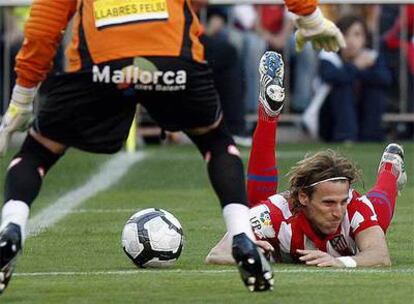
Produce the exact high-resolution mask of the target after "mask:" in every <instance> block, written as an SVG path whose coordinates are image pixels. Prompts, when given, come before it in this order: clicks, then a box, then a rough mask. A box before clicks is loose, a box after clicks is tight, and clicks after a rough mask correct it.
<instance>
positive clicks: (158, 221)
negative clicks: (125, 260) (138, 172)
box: [122, 208, 184, 268]
mask: <svg viewBox="0 0 414 304" xmlns="http://www.w3.org/2000/svg"><path fill="white" fill-rule="evenodd" d="M183 242H184V234H183V230H182V228H181V224H180V222H179V221H178V220H177V219H176V218H175V217H174V215H172V214H171V213H169V212H167V211H165V210H163V209H156V208H148V209H144V210H141V211H138V212H137V213H135V214H133V215H132V216H131V217H130V218H129V219H128V221H127V222H126V224H125V226H124V229H123V231H122V247H123V249H124V252H125V253H126V255H127V256H128V257H129V258H130V259H131V260H132V261H133V262H134V263H135V265H137V266H138V267H142V268H145V267H164V266H170V265H172V264H174V263H175V261H177V259H178V257H179V256H180V254H181V251H182V249H183Z"/></svg>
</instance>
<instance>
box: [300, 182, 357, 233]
mask: <svg viewBox="0 0 414 304" xmlns="http://www.w3.org/2000/svg"><path fill="white" fill-rule="evenodd" d="M315 187H316V188H315V192H314V193H313V195H312V197H311V198H309V196H307V195H306V194H305V193H301V194H300V195H299V199H300V201H301V203H302V205H304V206H305V208H304V209H303V211H304V213H305V216H306V217H307V219H308V220H309V221H310V223H311V224H312V226H313V227H314V228H315V229H316V230H317V231H318V232H319V233H322V234H325V235H326V234H331V233H334V232H335V231H336V230H337V229H338V227H339V225H340V224H341V222H342V219H343V218H344V216H345V212H346V207H347V202H348V195H349V187H350V185H349V182H325V183H321V184H319V185H316V186H315Z"/></svg>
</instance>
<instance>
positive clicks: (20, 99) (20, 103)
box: [0, 85, 36, 157]
mask: <svg viewBox="0 0 414 304" xmlns="http://www.w3.org/2000/svg"><path fill="white" fill-rule="evenodd" d="M35 95H36V88H29V89H28V88H24V87H22V86H19V85H15V86H14V89H13V93H12V96H11V101H10V104H9V108H8V109H7V111H6V113H5V114H4V116H3V119H2V120H1V124H0V157H3V156H4V155H5V154H6V152H7V147H8V145H9V141H10V138H11V136H12V134H13V133H14V132H16V131H24V130H26V129H27V128H28V127H29V125H30V122H31V118H32V112H33V100H34V97H35Z"/></svg>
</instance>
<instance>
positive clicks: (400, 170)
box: [378, 143, 407, 195]
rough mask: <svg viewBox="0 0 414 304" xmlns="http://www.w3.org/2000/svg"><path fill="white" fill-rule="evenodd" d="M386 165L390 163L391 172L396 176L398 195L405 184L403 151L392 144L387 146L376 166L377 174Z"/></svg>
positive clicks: (398, 146)
mask: <svg viewBox="0 0 414 304" xmlns="http://www.w3.org/2000/svg"><path fill="white" fill-rule="evenodd" d="M386 163H392V165H393V172H394V173H395V174H396V176H398V178H397V188H398V195H400V193H401V191H402V190H403V188H404V186H405V184H406V183H407V173H406V172H405V163H404V149H403V147H402V146H400V145H398V144H396V143H392V144H389V145H388V146H387V147H386V148H385V150H384V153H383V154H382V157H381V161H380V164H379V166H378V172H379V171H380V170H381V168H382V167H383V166H384V165H385V164H386Z"/></svg>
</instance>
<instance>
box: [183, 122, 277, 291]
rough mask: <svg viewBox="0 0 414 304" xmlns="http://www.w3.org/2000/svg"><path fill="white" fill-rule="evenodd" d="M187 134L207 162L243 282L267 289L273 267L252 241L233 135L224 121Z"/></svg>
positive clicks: (271, 277) (237, 153) (238, 156)
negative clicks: (204, 131) (209, 127)
mask: <svg viewBox="0 0 414 304" xmlns="http://www.w3.org/2000/svg"><path fill="white" fill-rule="evenodd" d="M188 135H189V137H190V138H191V140H192V141H193V142H194V143H195V144H196V146H197V147H198V149H199V150H200V152H201V153H202V155H203V156H204V159H205V160H206V162H207V169H208V173H209V177H210V181H211V184H212V185H213V188H214V190H215V191H216V193H217V196H218V197H219V199H220V202H221V205H222V207H223V217H224V220H225V222H226V226H227V231H228V233H229V236H230V238H231V239H233V249H232V254H233V257H234V259H235V260H236V262H237V264H238V267H239V271H240V274H241V276H242V280H243V282H244V283H245V285H246V286H247V287H248V288H249V290H251V291H262V290H270V289H271V288H272V286H273V274H272V269H271V266H270V264H269V262H268V261H267V260H266V259H265V257H264V256H263V253H262V252H261V251H260V249H259V248H258V247H257V246H256V244H255V243H254V242H253V240H254V239H255V237H254V235H253V231H252V228H251V225H250V216H249V208H248V207H247V197H246V187H245V181H244V171H243V163H242V161H241V159H240V153H239V151H238V149H237V148H236V146H235V143H234V141H233V138H232V137H231V135H230V133H229V132H228V130H227V128H226V127H225V125H224V123H223V122H220V123H219V124H218V125H217V126H216V127H215V128H213V129H210V130H209V131H208V132H207V133H204V134H198V135H195V134H194V133H190V132H188Z"/></svg>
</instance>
